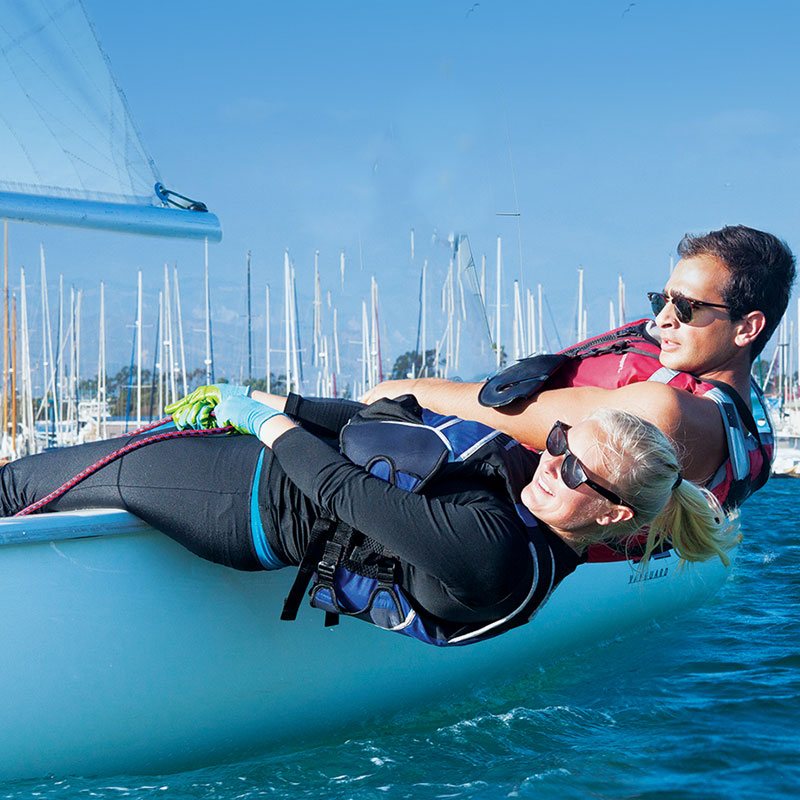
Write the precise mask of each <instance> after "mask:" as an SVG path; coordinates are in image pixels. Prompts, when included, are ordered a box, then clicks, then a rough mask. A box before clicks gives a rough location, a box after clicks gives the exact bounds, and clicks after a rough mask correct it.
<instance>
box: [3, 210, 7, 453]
mask: <svg viewBox="0 0 800 800" xmlns="http://www.w3.org/2000/svg"><path fill="white" fill-rule="evenodd" d="M7 435H8V220H7V219H4V220H3V436H2V439H5V437H6V436H7Z"/></svg>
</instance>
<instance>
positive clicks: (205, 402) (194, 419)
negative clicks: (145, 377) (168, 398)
mask: <svg viewBox="0 0 800 800" xmlns="http://www.w3.org/2000/svg"><path fill="white" fill-rule="evenodd" d="M249 394H250V387H249V386H239V385H238V384H235V383H212V384H211V385H209V386H198V387H197V389H195V390H194V391H193V392H190V393H189V394H187V395H186V397H182V398H181V399H180V400H176V401H175V402H174V403H170V404H169V405H168V406H165V408H164V412H165V413H167V414H169V415H170V416H171V417H172V421H173V422H174V423H175V427H176V428H178V429H179V430H183V429H184V428H194V429H200V428H213V427H215V426H216V424H217V423H216V420H215V419H214V418H213V417H212V415H211V412H212V411H213V410H214V408H215V407H216V405H217V404H218V403H221V402H222V401H223V400H226V399H227V398H229V397H246V396H247V395H249Z"/></svg>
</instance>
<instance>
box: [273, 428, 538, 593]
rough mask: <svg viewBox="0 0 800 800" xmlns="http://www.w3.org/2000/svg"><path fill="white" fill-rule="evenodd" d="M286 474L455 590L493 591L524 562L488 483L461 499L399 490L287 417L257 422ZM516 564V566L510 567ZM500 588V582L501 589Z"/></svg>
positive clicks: (523, 549)
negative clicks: (484, 487) (259, 423)
mask: <svg viewBox="0 0 800 800" xmlns="http://www.w3.org/2000/svg"><path fill="white" fill-rule="evenodd" d="M259 438H260V439H261V441H262V442H264V443H265V444H266V445H267V446H269V447H271V448H272V450H273V452H274V454H275V456H276V458H277V460H278V462H279V463H280V465H281V467H282V469H283V471H284V472H285V473H286V475H287V476H288V478H289V479H290V480H291V481H292V483H294V484H295V485H296V486H297V488H298V489H299V490H300V491H301V492H302V493H303V494H304V495H306V497H308V498H309V499H310V500H311V501H312V502H314V503H315V504H316V505H318V506H320V507H322V508H323V509H325V511H326V512H327V513H329V514H330V515H331V516H333V517H334V518H335V519H338V520H341V521H342V522H344V523H345V524H347V525H350V526H352V527H353V528H355V529H356V530H358V531H360V532H361V533H364V534H366V535H367V536H369V537H371V538H373V539H375V540H376V541H379V542H380V543H381V544H383V545H384V546H385V547H386V548H387V549H388V550H389V551H390V552H392V553H394V554H395V555H397V556H398V557H399V558H400V559H402V560H403V561H405V562H407V563H409V564H412V565H413V566H415V567H416V568H418V569H420V570H422V571H424V572H426V573H428V574H429V575H433V576H436V578H438V579H439V580H440V581H441V582H442V583H444V584H445V585H447V586H448V587H449V588H450V590H451V591H452V592H454V593H455V595H456V596H467V597H475V596H476V595H478V596H481V597H485V595H484V590H483V587H485V591H486V594H488V595H494V597H495V599H496V598H497V594H498V592H500V593H503V594H505V593H507V592H508V586H509V585H510V584H509V580H511V574H512V573H515V572H518V571H519V569H525V568H528V567H529V564H528V563H526V559H525V556H526V554H527V543H526V539H525V537H524V535H522V534H521V531H522V523H521V521H520V520H519V518H518V517H517V515H516V512H515V511H514V508H513V507H512V505H511V503H510V502H508V501H505V502H504V501H503V500H501V499H499V498H498V497H495V496H494V495H493V494H491V492H490V491H489V489H488V488H487V489H485V490H483V489H482V488H481V489H477V488H476V486H475V484H474V482H473V484H472V486H471V487H470V488H469V489H466V488H465V499H464V502H463V503H456V502H452V501H451V500H449V499H447V498H444V499H439V498H437V497H428V496H426V495H424V494H414V493H411V492H407V491H405V490H403V489H399V488H397V487H396V486H393V485H391V484H389V483H387V482H386V481H384V480H381V479H380V478H377V477H375V476H373V475H371V474H369V473H368V472H367V471H366V470H364V469H362V468H361V467H359V466H357V465H355V464H353V463H352V462H351V461H349V460H348V459H347V458H345V457H344V456H342V455H341V454H340V453H339V452H338V451H336V450H334V449H333V448H331V447H329V446H328V445H326V444H325V443H324V442H322V441H320V440H319V439H317V438H316V437H314V436H312V435H311V434H309V433H308V432H306V431H304V430H302V429H300V428H297V427H296V426H295V425H294V424H293V423H292V422H291V421H290V420H288V419H286V418H285V417H284V418H283V419H281V418H280V417H275V418H273V419H271V420H268V421H267V422H266V423H264V424H263V425H262V427H261V431H260V436H259ZM515 565H516V566H515ZM499 587H502V591H501V589H500V588H499Z"/></svg>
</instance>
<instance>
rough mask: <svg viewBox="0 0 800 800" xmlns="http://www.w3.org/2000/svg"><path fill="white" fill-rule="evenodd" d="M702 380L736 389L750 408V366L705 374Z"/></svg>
mask: <svg viewBox="0 0 800 800" xmlns="http://www.w3.org/2000/svg"><path fill="white" fill-rule="evenodd" d="M700 377H701V378H703V379H705V378H708V379H709V380H712V381H722V383H727V384H728V386H731V387H732V388H734V389H735V390H736V391H737V392H738V394H739V395H740V396H741V398H742V400H744V402H745V403H746V404H747V407H748V408H750V364H749V363H748V364H747V365H744V364H742V365H741V366H737V367H730V368H725V369H719V370H712V371H710V372H704V373H703V374H702V375H701V376H700Z"/></svg>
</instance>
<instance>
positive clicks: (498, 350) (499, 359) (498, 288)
mask: <svg viewBox="0 0 800 800" xmlns="http://www.w3.org/2000/svg"><path fill="white" fill-rule="evenodd" d="M502 275H503V242H502V240H501V239H500V237H499V236H498V237H497V285H496V295H495V321H494V324H495V334H494V346H495V349H496V352H495V356H496V362H497V364H496V365H497V369H500V367H501V366H502V352H503V347H502V342H501V339H500V331H501V327H500V291H501V288H502Z"/></svg>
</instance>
